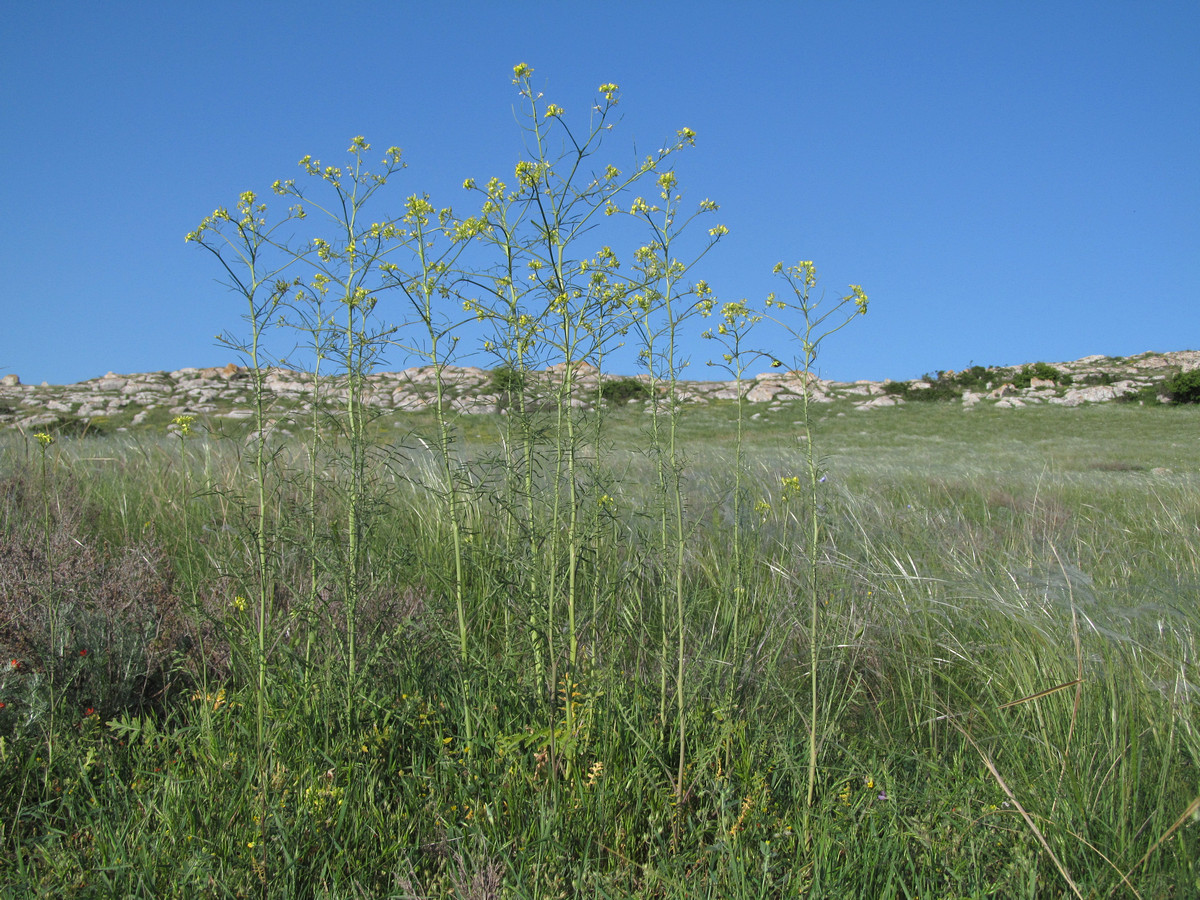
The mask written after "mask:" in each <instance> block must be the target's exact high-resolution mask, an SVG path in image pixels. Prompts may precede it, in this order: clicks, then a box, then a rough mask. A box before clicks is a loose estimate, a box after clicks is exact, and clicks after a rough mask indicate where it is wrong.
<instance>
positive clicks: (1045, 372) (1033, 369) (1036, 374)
mask: <svg viewBox="0 0 1200 900" xmlns="http://www.w3.org/2000/svg"><path fill="white" fill-rule="evenodd" d="M1035 378H1036V379H1040V380H1041V381H1053V382H1054V383H1055V384H1058V385H1068V384H1071V383H1072V381H1073V380H1074V379H1073V378H1072V377H1071V376H1070V375H1068V374H1066V373H1065V372H1063V371H1061V370H1059V369H1056V368H1055V367H1054V366H1052V365H1050V364H1049V363H1044V362H1036V363H1033V364H1032V365H1028V366H1021V370H1020V371H1019V372H1016V373H1014V374H1013V376H1012V377H1011V378H1010V379H1009V380H1010V381H1011V382H1012V385H1013V387H1015V388H1027V387H1029V386H1030V385H1031V384H1032V383H1033V380H1034V379H1035Z"/></svg>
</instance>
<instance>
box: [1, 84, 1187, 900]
mask: <svg viewBox="0 0 1200 900" xmlns="http://www.w3.org/2000/svg"><path fill="white" fill-rule="evenodd" d="M532 77H533V70H532V69H531V68H530V67H529V66H528V65H526V64H524V63H522V64H520V65H517V66H516V67H514V69H513V84H514V85H515V86H516V88H517V94H518V98H519V99H518V113H517V118H518V122H519V125H520V135H519V137H520V143H519V145H518V146H520V147H521V148H522V150H521V151H520V154H521V155H520V158H519V159H518V161H517V162H516V164H515V165H514V166H509V165H504V166H502V168H501V171H503V172H504V173H505V178H504V179H501V178H500V177H499V176H496V177H491V178H489V179H488V180H486V181H484V180H482V179H480V181H478V182H477V181H476V180H475V179H474V178H467V179H466V180H465V182H464V183H463V192H464V194H465V195H466V197H467V198H468V200H469V202H475V203H478V206H477V207H476V209H477V210H478V212H477V213H475V214H472V215H466V216H463V215H461V214H459V213H455V212H454V210H453V209H451V208H449V207H442V208H438V207H435V206H434V205H433V203H432V202H431V201H430V199H429V198H428V197H427V196H425V195H423V194H409V195H408V196H407V199H406V200H402V201H398V200H397V199H396V198H392V199H391V200H390V201H389V200H388V199H387V190H388V186H389V181H390V180H391V179H392V178H393V177H397V178H398V177H399V173H400V172H401V170H402V169H404V168H405V162H404V159H403V157H402V153H401V150H400V149H399V148H397V147H391V148H389V149H388V150H387V151H386V152H385V153H384V154H383V158H382V160H381V161H380V162H378V163H374V162H372V160H373V159H375V158H377V157H374V156H372V155H371V154H372V153H373V152H374V151H371V146H370V144H368V143H367V141H366V140H365V138H363V137H361V136H360V137H356V138H354V139H353V140H352V142H351V144H350V146H349V148H348V149H347V151H346V154H347V157H346V161H345V162H344V163H343V164H342V165H340V166H339V165H326V164H323V163H322V162H320V161H319V160H315V159H313V158H312V157H311V156H304V157H303V158H302V159H301V160H300V170H301V171H300V172H299V173H297V174H298V178H297V179H295V180H293V179H287V180H278V181H276V182H274V184H273V185H272V186H271V188H270V191H269V193H268V194H267V199H266V200H264V199H263V198H262V197H260V196H259V195H258V194H257V193H255V192H254V191H251V190H247V191H243V192H242V193H240V194H238V195H237V200H236V203H235V204H234V205H233V206H232V207H231V208H226V207H218V208H217V209H215V210H214V211H213V213H212V214H211V215H209V216H207V217H205V218H204V219H203V220H202V221H201V223H200V225H199V226H198V227H197V228H196V229H195V230H194V231H192V232H190V233H189V234H187V236H186V239H187V242H188V243H189V244H192V245H194V248H193V249H195V250H199V251H203V252H205V253H207V254H210V255H211V259H212V263H213V271H214V273H215V274H216V276H217V277H218V278H220V279H222V281H223V283H224V284H225V286H226V287H227V288H228V289H229V296H230V307H231V310H233V311H234V312H233V313H231V317H232V316H233V315H240V317H241V322H240V324H236V325H235V327H233V328H232V329H231V330H230V331H229V332H227V333H225V334H224V335H222V336H221V337H220V338H219V341H220V343H221V344H222V345H223V346H224V347H225V349H226V351H227V352H229V354H230V355H231V357H233V358H236V359H237V360H238V361H239V363H241V365H242V368H241V369H239V370H238V372H239V387H238V388H237V390H238V391H239V392H241V391H242V390H243V386H244V389H245V393H244V394H241V395H240V396H239V397H238V398H237V402H238V403H240V404H241V409H239V410H238V411H237V412H238V414H239V415H240V416H241V418H240V419H239V420H238V421H231V420H230V419H229V418H228V417H225V418H222V417H221V416H220V415H219V412H221V411H225V410H223V409H221V410H218V408H217V407H215V406H209V407H207V409H206V408H204V407H203V405H202V404H203V401H201V400H200V399H199V396H202V395H203V392H201V394H200V395H198V396H197V397H196V399H195V401H194V402H193V403H192V405H189V406H174V407H170V406H169V405H168V404H165V403H164V404H163V405H164V406H168V409H167V410H164V409H161V408H160V409H156V410H154V415H153V416H147V417H146V418H144V419H140V420H139V421H140V422H141V423H142V426H141V427H140V428H134V427H129V428H128V430H125V431H121V430H117V429H118V428H120V427H123V425H122V424H121V423H124V422H126V418H128V425H129V426H132V424H133V418H132V417H131V416H130V415H129V414H130V413H131V412H132V411H133V408H134V406H143V407H144V404H147V403H150V404H152V405H157V404H160V403H161V402H162V401H161V400H160V399H159V398H158V395H156V394H155V395H151V397H150V398H149V399H147V398H145V397H143V398H142V399H141V400H137V397H138V395H137V394H135V395H134V396H133V398H131V399H129V400H128V401H127V402H124V404H123V405H122V404H117V405H116V406H114V405H113V404H111V403H110V404H109V405H108V406H107V409H108V410H109V411H110V412H109V413H108V416H109V419H110V420H109V421H106V422H103V423H101V424H102V425H103V427H93V426H95V425H96V424H97V423H96V421H95V420H92V419H87V421H85V417H84V416H83V414H82V413H80V414H79V415H80V418H78V419H75V420H74V421H73V422H67V423H63V427H59V428H57V429H55V427H54V426H53V425H46V426H45V427H47V428H48V429H51V430H50V431H47V432H40V433H35V434H25V433H23V432H18V431H16V430H10V431H6V432H4V433H3V435H0V654H2V655H0V660H3V661H4V662H5V663H6V665H3V666H0V704H2V706H0V885H3V886H4V890H5V892H6V895H7V896H13V897H34V896H46V897H55V898H72V897H80V898H83V897H180V898H192V897H214V898H250V897H259V898H268V897H278V898H293V897H295V898H376V897H378V898H384V897H387V898H427V897H456V898H463V900H489V898H501V897H503V898H531V900H533V898H536V900H556V898H568V897H569V898H575V897H588V898H592V897H594V898H624V897H639V898H676V897H678V898H683V897H688V898H695V897H711V898H741V897H837V898H842V897H870V898H893V897H894V898H906V900H915V898H926V900H927V898H935V897H936V898H962V897H971V898H976V897H980V898H982V897H1030V898H1032V897H1078V898H1085V897H1086V898H1108V897H1121V898H1126V897H1130V898H1164V897H1178V898H1185V897H1192V896H1196V895H1197V894H1198V893H1200V868H1198V867H1200V854H1197V853H1196V834H1197V832H1196V824H1195V820H1196V818H1197V815H1198V812H1200V775H1198V772H1197V761H1198V754H1200V733H1198V732H1197V728H1198V726H1200V716H1198V709H1200V708H1198V705H1197V704H1198V694H1197V685H1198V684H1200V675H1198V673H1197V669H1196V666H1197V645H1196V641H1197V636H1196V627H1197V615H1196V596H1197V591H1196V588H1197V580H1198V572H1200V569H1198V563H1200V541H1198V540H1197V538H1198V534H1197V525H1198V523H1200V483H1198V482H1197V474H1196V473H1197V472H1200V444H1198V442H1197V441H1196V439H1195V438H1196V434H1197V431H1198V426H1200V418H1198V415H1197V408H1196V407H1195V406H1194V405H1189V404H1182V403H1181V404H1177V405H1166V404H1158V403H1157V402H1148V403H1147V404H1146V405H1144V406H1143V405H1135V404H1136V400H1137V398H1136V397H1135V398H1134V402H1133V403H1128V404H1119V403H1110V404H1104V405H1097V406H1090V407H1079V408H1041V407H1030V408H1025V409H997V408H995V407H994V406H992V405H991V403H990V402H980V403H979V404H978V406H977V407H976V408H975V409H972V410H970V411H967V410H964V409H963V406H962V404H961V403H958V402H924V403H917V402H912V403H907V404H906V405H904V406H901V407H893V408H887V409H875V410H872V411H859V410H855V409H854V408H853V407H852V405H851V403H850V401H849V400H846V399H841V400H837V401H835V402H830V403H825V402H819V401H821V400H822V399H825V395H823V394H821V393H820V391H821V385H822V383H821V382H820V381H819V380H818V379H817V378H816V375H817V373H818V372H819V367H818V365H817V363H818V351H819V349H820V347H821V346H822V343H823V342H824V341H825V340H826V339H828V338H831V337H832V336H834V335H835V333H837V332H840V331H841V330H842V329H843V328H846V329H847V330H846V334H845V335H841V334H837V335H836V336H837V339H838V340H842V339H843V338H845V339H849V337H850V335H852V333H853V329H852V328H847V326H850V325H851V324H852V322H853V321H854V320H855V319H856V318H857V317H859V316H860V315H864V314H866V313H867V310H868V298H867V294H866V292H865V291H864V289H863V287H862V286H860V285H855V284H851V285H849V286H848V290H847V292H846V293H844V294H839V295H835V294H832V293H827V292H826V291H825V289H824V288H821V287H819V285H818V278H817V273H816V266H815V265H814V263H813V262H812V261H809V260H802V261H799V262H797V263H795V264H794V265H789V266H786V267H785V265H784V264H783V263H782V262H781V263H779V264H777V265H776V266H775V267H774V274H775V275H776V276H777V277H778V281H777V283H776V284H777V288H778V292H779V296H776V295H775V294H770V295H768V297H766V298H764V299H763V300H762V301H761V303H760V302H758V301H748V300H733V301H729V300H725V299H723V298H718V295H717V293H716V290H715V288H714V287H713V286H711V285H710V284H709V283H708V282H707V281H706V280H705V279H704V278H703V277H701V276H702V275H703V271H704V269H703V265H702V264H703V261H704V258H705V257H706V255H707V254H708V253H709V252H711V251H713V250H714V248H715V246H716V245H717V244H718V243H719V242H720V241H721V240H722V238H723V237H725V236H726V235H727V234H728V233H729V229H728V228H727V227H726V226H725V225H723V224H721V223H720V222H719V221H718V219H717V218H716V216H717V215H718V213H719V209H720V207H719V206H718V204H717V203H716V202H715V201H713V200H711V199H708V198H706V199H704V200H702V201H699V202H696V201H695V200H694V199H690V200H685V193H684V190H683V188H682V187H681V186H680V183H679V176H678V173H677V170H676V168H675V157H676V155H677V154H678V153H681V152H686V151H687V149H688V148H690V147H691V146H692V145H693V144H694V142H695V137H696V135H695V132H693V131H692V130H691V129H688V128H682V129H680V130H678V131H676V132H675V138H674V140H671V141H667V142H665V143H664V146H663V147H662V148H661V149H659V150H658V151H657V152H656V153H653V154H651V155H650V156H647V157H645V158H644V159H641V160H637V159H634V160H632V165H631V164H630V161H629V154H628V153H622V154H620V155H618V157H617V159H619V160H624V162H623V164H622V165H616V164H613V163H608V164H605V163H604V162H602V161H601V160H600V159H599V158H598V155H599V153H600V151H601V143H602V141H603V140H605V139H606V136H607V134H608V132H609V128H610V127H611V124H612V123H610V121H609V120H610V119H611V120H615V119H616V118H618V116H617V114H616V112H615V107H616V104H617V103H618V98H619V88H618V86H617V85H615V84H602V85H600V86H599V87H598V89H597V91H596V95H595V97H594V99H593V102H592V105H591V106H590V107H585V108H584V112H583V116H582V119H581V122H582V124H581V125H575V126H572V125H571V124H570V117H568V115H567V113H566V111H565V109H564V108H563V107H560V106H558V105H557V104H554V103H549V102H547V101H544V100H543V99H542V93H541V92H540V91H539V90H538V89H536V88H535V86H534V83H533V81H532ZM539 83H540V79H539ZM604 152H605V153H608V152H609V151H608V150H607V149H606V150H605V151H604ZM406 191H407V189H406ZM268 201H269V202H268ZM389 202H390V203H391V204H392V205H391V207H390V212H389V211H387V210H388V206H387V204H388V203H389ZM304 235H309V237H304ZM764 333H769V335H770V336H771V337H773V338H774V340H775V341H776V343H778V342H780V341H783V342H784V344H785V345H786V346H775V347H774V348H773V349H771V348H768V349H763V348H762V347H761V346H760V343H759V342H760V340H762V339H761V338H760V337H759V335H763V334H764ZM698 342H699V343H698ZM696 346H704V347H706V348H712V349H711V355H709V352H708V351H707V350H706V353H705V355H706V357H707V358H708V359H712V360H714V361H716V363H717V368H719V369H721V370H722V372H721V374H720V375H719V376H718V377H720V378H721V379H723V380H727V381H732V382H734V385H733V388H732V389H731V390H729V391H727V392H725V396H727V397H733V398H737V397H741V398H742V399H741V400H736V399H731V400H726V401H721V402H712V403H700V404H690V403H688V402H686V398H687V397H688V391H687V383H686V381H685V379H686V378H688V377H694V373H695V371H696V370H695V369H689V368H688V364H687V358H688V354H689V353H690V352H692V351H693V350H694V349H695V347H696ZM279 347H288V348H293V349H291V350H288V351H287V353H288V355H289V356H291V357H292V359H291V360H284V359H281V358H280V356H281V355H282V354H281V353H280V351H279V350H276V351H275V354H274V355H273V354H272V348H279ZM768 351H769V352H768ZM616 354H623V355H625V356H627V357H628V358H629V359H632V360H633V362H629V363H627V364H628V365H629V366H634V367H636V368H637V373H638V375H639V377H640V379H641V380H638V381H635V380H632V379H623V380H616V379H613V378H612V375H613V373H615V372H616V371H620V368H619V367H618V366H617V365H616V364H615V363H614V360H615V359H618V358H619V357H618V356H616ZM395 359H404V360H405V361H406V364H407V365H410V366H411V367H414V368H415V367H420V368H421V369H422V370H423V371H422V372H421V373H420V374H421V379H420V391H421V401H422V403H421V405H422V406H423V407H424V408H423V410H422V411H420V412H414V413H401V412H397V411H395V410H393V409H390V406H391V405H393V404H392V399H393V398H394V397H396V396H399V395H400V392H399V391H397V392H396V393H395V394H392V393H390V392H389V393H388V394H387V396H386V397H379V396H376V395H375V394H374V391H375V390H376V389H377V384H378V383H377V382H372V381H371V376H372V375H373V374H375V373H377V372H379V371H380V369H381V368H382V367H383V366H384V365H385V364H389V363H388V361H389V360H395ZM481 360H486V363H485V364H486V365H487V366H488V367H489V368H490V369H491V376H490V377H491V382H490V384H489V386H488V387H489V396H491V397H492V400H494V401H496V403H497V404H498V407H496V406H493V408H500V409H502V412H494V413H486V414H479V415H465V414H462V411H463V409H464V406H463V403H464V401H470V400H471V399H472V398H469V397H467V398H464V397H460V396H458V395H457V391H458V388H459V381H457V380H456V378H457V376H456V374H455V370H454V369H453V368H452V367H453V366H457V365H459V364H461V363H463V362H464V361H471V362H476V361H481ZM285 363H286V364H285ZM297 367H301V368H303V371H302V372H297V371H292V372H290V373H289V375H288V378H289V379H293V378H301V377H302V378H303V381H304V383H305V385H306V386H307V387H305V390H304V391H303V392H296V396H297V397H299V396H300V395H301V394H303V397H304V399H303V401H302V402H299V401H288V402H283V396H282V393H281V394H276V393H274V392H273V390H272V389H271V388H270V387H269V376H270V373H271V372H272V370H273V368H286V369H289V370H293V369H296V368H297ZM767 369H770V370H777V373H778V374H780V375H781V376H782V377H784V378H786V380H787V381H788V384H789V385H790V387H789V388H788V392H789V395H790V396H793V397H796V398H797V399H796V400H795V401H794V402H791V403H788V404H778V408H768V409H767V410H763V409H762V407H761V405H756V404H752V403H749V402H748V401H747V400H746V399H745V398H746V394H747V389H748V388H749V386H750V379H751V373H754V372H759V371H764V370H767ZM705 371H706V374H707V376H708V377H713V376H712V374H711V373H710V370H707V369H706V370H705ZM1037 372H1038V373H1040V374H1042V375H1045V374H1046V373H1050V374H1051V375H1055V376H1056V377H1057V376H1058V374H1060V373H1056V372H1055V371H1054V370H1053V369H1052V368H1050V367H1045V368H1044V369H1038V370H1037ZM1022 373H1023V374H1024V375H1026V376H1027V377H1029V379H1030V381H1029V383H1030V384H1032V377H1033V375H1034V374H1035V373H1034V372H1032V371H1024V370H1022ZM979 374H980V373H978V372H975V373H974V374H973V375H972V377H975V375H979ZM983 374H984V375H987V374H988V373H987V372H983ZM992 374H993V375H996V373H992ZM1008 374H1010V373H1006V375H1005V377H1008ZM989 377H991V376H989ZM996 377H998V375H996ZM1014 377H1015V376H1014ZM1190 377H1194V376H1190ZM937 380H938V381H941V377H940V376H939V378H938V379H937ZM413 383H415V381H414V380H412V379H410V385H409V386H410V387H411V385H412V384H413ZM1053 383H1054V381H1053V379H1051V384H1053ZM1063 386H1065V382H1064V384H1062V385H1058V386H1056V387H1055V388H1054V389H1055V390H1057V389H1058V388H1059V387H1063ZM1193 386H1196V385H1193ZM951 387H953V386H952V385H947V384H943V385H941V388H944V389H949V388H951ZM960 387H961V385H960ZM1147 387H1149V388H1150V396H1148V397H1143V398H1142V399H1143V400H1146V399H1151V400H1152V399H1154V397H1153V396H1152V395H1153V392H1154V388H1153V387H1152V386H1147ZM904 390H909V389H908V388H904ZM230 399H233V398H230ZM135 400H137V402H136V403H135V402H134V401H135ZM492 400H489V401H488V402H489V405H492ZM380 401H382V402H380ZM397 405H398V404H397ZM89 408H90V405H89ZM468 408H469V407H468ZM112 410H118V412H116V413H115V417H114V415H113V414H112V412H111V411H112ZM141 412H147V413H148V412H149V410H148V409H146V408H143V409H142V410H141ZM93 413H94V411H93ZM139 415H140V413H139ZM168 415H170V421H166V419H167V417H168ZM26 421H28V420H26ZM43 421H60V420H58V419H46V420H43ZM68 426H69V427H68ZM151 426H153V427H151Z"/></svg>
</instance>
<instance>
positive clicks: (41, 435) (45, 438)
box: [33, 431, 54, 447]
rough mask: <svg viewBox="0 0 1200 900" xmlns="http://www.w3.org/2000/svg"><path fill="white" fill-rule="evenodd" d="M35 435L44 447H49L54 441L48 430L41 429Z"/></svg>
mask: <svg viewBox="0 0 1200 900" xmlns="http://www.w3.org/2000/svg"><path fill="white" fill-rule="evenodd" d="M33 437H34V439H35V440H36V441H37V442H38V443H39V444H41V445H42V446H43V447H49V446H50V445H51V444H53V443H54V438H52V437H51V436H50V435H48V434H46V432H44V431H39V432H38V433H37V434H35V435H34V436H33Z"/></svg>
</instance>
